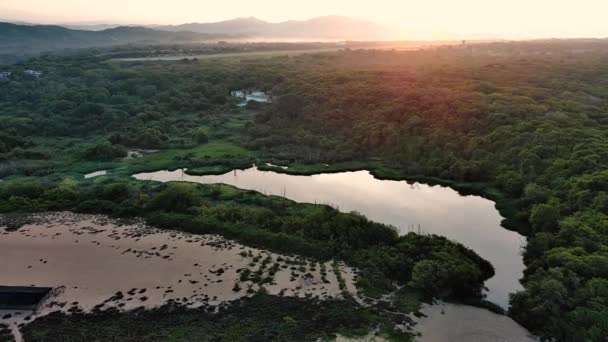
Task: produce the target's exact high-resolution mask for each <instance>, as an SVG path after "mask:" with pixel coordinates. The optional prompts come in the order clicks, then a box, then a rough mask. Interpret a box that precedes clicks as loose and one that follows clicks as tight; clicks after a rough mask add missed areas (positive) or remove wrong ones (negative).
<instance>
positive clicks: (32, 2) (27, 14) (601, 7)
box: [0, 0, 608, 39]
mask: <svg viewBox="0 0 608 342" xmlns="http://www.w3.org/2000/svg"><path fill="white" fill-rule="evenodd" d="M607 13H608V0H374V1H369V0H299V1H293V0H291V1H289V0H256V1H252V0H230V1H222V0H220V1H218V0H170V1H169V0H0V18H2V19H9V20H22V21H27V22H36V23H70V22H95V23H98V22H104V23H119V24H180V23H187V22H213V21H221V20H226V19H232V18H236V17H250V16H254V17H257V18H259V19H262V20H266V21H271V22H279V21H284V20H290V19H293V20H302V19H309V18H313V17H317V16H325V15H340V16H347V17H352V18H355V19H364V20H369V21H374V22H377V23H379V24H383V25H386V26H390V27H393V28H396V29H398V30H399V31H400V32H401V33H402V34H403V38H404V39H411V38H436V39H442V38H454V37H462V38H465V37H471V38H475V37H487V38H489V37H492V38H546V37H559V38H562V37H608V20H607V19H606V18H607V17H606V14H607Z"/></svg>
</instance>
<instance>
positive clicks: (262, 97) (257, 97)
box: [230, 90, 272, 107]
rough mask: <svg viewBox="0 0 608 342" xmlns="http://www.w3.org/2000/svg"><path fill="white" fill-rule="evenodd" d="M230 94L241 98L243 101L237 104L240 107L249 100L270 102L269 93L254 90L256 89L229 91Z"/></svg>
mask: <svg viewBox="0 0 608 342" xmlns="http://www.w3.org/2000/svg"><path fill="white" fill-rule="evenodd" d="M230 95H231V96H232V97H238V98H241V99H242V100H243V102H241V103H240V104H239V106H241V107H244V106H246V105H247V102H249V101H254V102H260V103H270V102H272V96H271V95H270V94H267V93H265V92H263V91H258V90H256V91H248V90H235V91H231V92H230Z"/></svg>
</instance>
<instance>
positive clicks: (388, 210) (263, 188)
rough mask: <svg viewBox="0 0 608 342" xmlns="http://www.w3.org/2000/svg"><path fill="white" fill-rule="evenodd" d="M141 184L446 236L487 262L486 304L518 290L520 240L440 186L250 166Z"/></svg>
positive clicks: (487, 207)
mask: <svg viewBox="0 0 608 342" xmlns="http://www.w3.org/2000/svg"><path fill="white" fill-rule="evenodd" d="M134 177H135V178H137V179H140V180H153V181H160V182H169V181H186V182H195V183H203V184H212V183H224V184H230V185H234V186H236V187H238V188H241V189H248V190H256V191H259V192H262V193H264V194H268V195H278V196H284V197H286V198H289V199H291V200H294V201H296V202H307V203H323V204H329V205H332V206H334V207H336V208H338V209H339V210H341V211H344V212H349V211H357V212H359V213H362V214H364V215H365V216H366V217H368V218H370V219H372V220H374V221H377V222H382V223H386V224H390V225H393V226H395V227H397V228H398V229H399V231H400V232H401V233H403V234H405V233H407V232H408V231H415V232H421V233H433V234H438V235H442V236H446V237H448V238H450V239H453V240H455V241H458V242H460V243H462V244H463V245H465V246H467V247H469V248H471V249H473V250H474V251H475V252H477V253H478V254H479V255H480V256H481V257H483V258H484V259H486V260H488V261H490V262H491V263H492V265H493V266H494V268H495V270H496V276H494V277H493V278H492V279H490V280H488V281H487V282H486V284H485V285H486V287H487V288H488V289H489V291H488V293H487V296H488V300H490V301H492V302H494V303H497V304H499V305H501V306H502V307H503V308H507V307H508V303H509V293H512V292H515V291H517V290H519V289H521V284H520V283H519V279H520V278H521V277H522V275H523V270H524V264H523V260H522V257H521V254H520V252H521V248H522V246H523V245H524V244H525V238H524V237H523V236H521V235H519V234H517V233H516V232H512V231H509V230H507V229H504V228H503V227H501V220H502V217H501V216H500V214H499V213H498V211H497V210H496V208H495V206H494V202H492V201H490V200H487V199H484V198H482V197H479V196H462V195H460V194H459V193H458V192H456V191H454V190H452V189H450V188H446V187H441V186H430V185H426V184H420V183H414V184H408V183H407V182H404V181H390V180H379V179H376V178H374V177H373V176H372V175H371V174H370V173H369V172H368V171H359V172H342V173H334V174H319V175H314V176H293V175H287V174H280V173H275V172H265V171H260V170H258V169H257V168H255V167H253V168H250V169H247V170H243V171H240V170H236V171H232V172H229V173H226V174H224V175H219V176H190V175H188V174H186V173H185V172H184V171H183V170H176V171H172V172H171V171H158V172H152V173H142V174H136V175H134Z"/></svg>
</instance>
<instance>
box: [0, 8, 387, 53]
mask: <svg viewBox="0 0 608 342" xmlns="http://www.w3.org/2000/svg"><path fill="white" fill-rule="evenodd" d="M391 37H395V32H394V31H392V30H390V29H388V28H386V27H383V26H381V25H378V24H375V23H372V22H368V21H361V20H355V19H350V18H346V17H338V16H327V17H319V18H314V19H310V20H303V21H297V20H289V21H284V22H280V23H270V22H266V21H263V20H260V19H257V18H253V17H249V18H237V19H232V20H226V21H220V22H215V23H190V24H182V25H168V26H167V25H150V26H147V27H143V26H116V25H111V24H104V23H96V24H91V25H86V24H77V25H74V26H70V25H63V26H60V25H36V24H30V23H25V22H19V23H3V22H0V54H28V53H37V52H43V51H52V50H59V49H66V48H83V47H98V46H100V47H101V46H111V45H123V44H169V43H170V44H173V43H195V42H203V41H207V42H209V41H218V40H229V39H232V40H257V39H265V40H277V41H279V40H302V41H304V40H308V41H310V40H319V41H321V40H368V41H373V40H386V39H389V38H391Z"/></svg>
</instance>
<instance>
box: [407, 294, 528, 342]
mask: <svg viewBox="0 0 608 342" xmlns="http://www.w3.org/2000/svg"><path fill="white" fill-rule="evenodd" d="M421 311H422V313H423V314H425V315H426V316H427V317H425V318H421V319H417V323H418V324H417V325H416V328H415V330H416V331H417V332H419V333H420V334H421V336H420V337H419V338H418V341H419V342H488V341H496V342H499V341H500V342H533V341H536V340H535V339H534V337H533V336H531V335H530V334H529V333H528V331H527V330H526V329H524V328H522V327H521V326H520V325H518V324H517V323H515V322H514V321H513V320H511V319H509V318H508V317H506V316H502V315H497V314H495V313H492V312H489V311H486V310H482V309H479V308H475V307H471V306H466V305H457V304H448V303H438V304H436V305H426V306H424V307H423V309H422V310H421Z"/></svg>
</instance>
